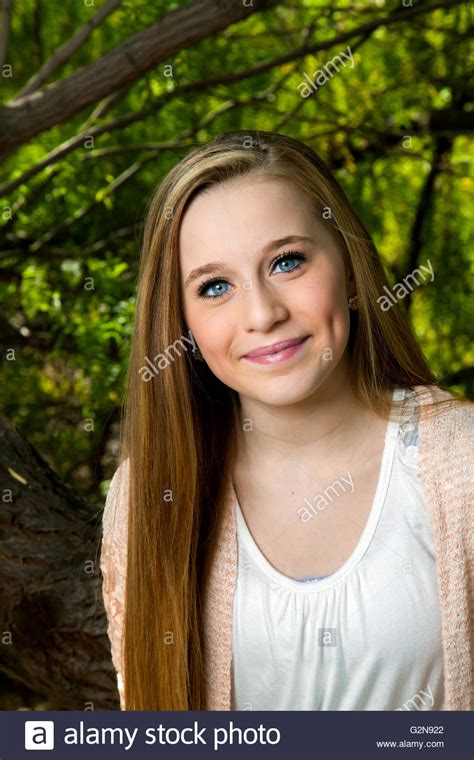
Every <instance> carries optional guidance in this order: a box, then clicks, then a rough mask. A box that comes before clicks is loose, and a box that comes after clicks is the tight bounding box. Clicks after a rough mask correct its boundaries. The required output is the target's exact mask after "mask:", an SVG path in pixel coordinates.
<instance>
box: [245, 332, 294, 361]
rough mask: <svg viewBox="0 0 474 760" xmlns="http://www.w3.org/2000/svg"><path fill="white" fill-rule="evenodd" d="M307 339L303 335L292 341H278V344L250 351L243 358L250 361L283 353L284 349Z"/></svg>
mask: <svg viewBox="0 0 474 760" xmlns="http://www.w3.org/2000/svg"><path fill="white" fill-rule="evenodd" d="M307 337H308V336H307V335H304V336H303V337H302V338H293V340H283V341H280V343H272V344H271V345H269V346H262V347H261V348H256V349H255V351H251V352H250V353H249V354H245V356H246V357H247V358H250V359H255V358H257V357H258V356H268V355H269V354H276V353H278V352H279V351H283V350H284V349H285V348H290V347H291V346H297V345H298V343H302V342H303V341H304V340H306V338H307Z"/></svg>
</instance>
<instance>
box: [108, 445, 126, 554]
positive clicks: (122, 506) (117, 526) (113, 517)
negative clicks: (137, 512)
mask: <svg viewBox="0 0 474 760" xmlns="http://www.w3.org/2000/svg"><path fill="white" fill-rule="evenodd" d="M129 484H130V460H129V459H128V458H127V459H125V460H124V461H123V462H122V463H121V464H120V465H119V467H118V468H117V470H116V471H115V473H114V475H113V477H112V480H111V481H110V485H109V489H108V491H107V496H106V499H105V506H104V511H103V515H102V527H103V535H104V536H105V537H110V536H112V535H113V536H114V537H115V539H116V540H118V541H120V539H121V537H122V540H124V533H125V531H126V521H127V515H128V490H129Z"/></svg>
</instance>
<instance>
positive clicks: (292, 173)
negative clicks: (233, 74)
mask: <svg viewBox="0 0 474 760" xmlns="http://www.w3.org/2000/svg"><path fill="white" fill-rule="evenodd" d="M426 286H428V285H426ZM388 287H389V286H388V282H387V280H386V278H385V275H384V271H383V268H382V265H381V262H380V259H379V256H378V254H377V251H376V249H375V247H374V244H373V242H372V241H371V239H370V236H369V235H368V233H367V231H366V229H365V228H364V226H363V224H362V223H361V222H360V220H359V219H358V217H357V216H356V214H355V212H354V210H353V209H352V207H351V205H350V203H349V201H348V199H347V197H346V196H345V194H344V192H343V191H342V189H341V188H340V187H339V185H338V184H337V182H336V180H335V178H334V177H333V176H332V174H331V172H330V171H329V169H328V168H327V166H326V165H325V164H324V163H323V161H322V160H321V159H320V158H319V157H318V156H317V155H316V154H315V153H314V152H313V151H312V150H310V149H309V148H308V147H306V146H305V145H303V144H302V143H300V142H298V141H296V140H294V139H291V138H289V137H285V136H283V135H280V134H275V133H267V132H247V131H239V132H234V133H229V134H224V135H222V136H219V137H218V138H216V139H215V140H213V141H212V142H211V143H210V144H208V145H206V146H204V147H202V148H199V149H197V150H195V151H194V152H192V153H191V154H190V155H189V156H187V157H186V158H185V159H184V160H182V161H181V162H180V163H179V164H178V165H177V166H176V167H175V168H174V169H173V170H172V171H171V172H170V173H169V174H168V175H167V176H166V177H165V179H164V180H163V181H162V183H161V184H160V186H159V188H158V189H157V191H156V194H155V196H154V198H153V200H152V202H151V205H150V208H149V211H148V215H147V219H146V224H145V232H144V241H143V252H142V259H141V266H140V273H139V285H138V297H137V306H136V323H135V331H134V337H133V342H132V351H131V358H130V363H129V372H128V385H127V398H126V408H125V423H124V437H123V445H122V455H121V464H120V466H119V468H118V470H117V472H116V473H115V475H114V477H113V479H112V482H111V486H110V489H109V492H108V495H107V501H106V506H105V510H104V516H103V538H102V555H101V567H102V573H103V594H104V603H105V608H106V611H107V615H108V623H109V625H108V634H109V638H110V640H111V645H112V658H113V663H114V666H115V668H116V670H117V682H118V689H119V694H120V704H121V707H122V709H127V710H221V709H224V710H229V709H234V710H248V709H251V710H404V709H426V710H429V709H432V710H447V709H451V710H459V709H461V710H469V709H472V707H473V690H472V686H473V672H472V669H473V657H472V655H473V651H474V649H473V629H472V607H473V599H472V588H473V587H474V586H473V563H472V556H473V550H472V535H473V531H472V511H471V493H470V492H469V491H468V488H467V483H468V462H469V460H468V454H469V449H470V450H472V420H473V416H474V414H473V405H472V404H469V403H468V402H465V401H463V400H462V399H457V398H456V397H455V396H454V395H453V394H452V393H449V392H447V391H446V390H445V389H441V388H440V387H439V385H437V383H436V379H435V377H434V376H433V374H432V372H431V370H430V369H429V367H428V365H427V363H426V361H425V359H424V357H423V354H422V352H421V350H420V348H419V346H418V344H417V342H416V339H415V337H414V336H413V334H412V332H411V330H410V327H409V325H408V323H407V320H406V318H405V317H404V314H403V312H402V309H401V308H400V306H399V304H398V302H397V300H396V299H395V298H394V299H387V290H388ZM387 304H389V306H387Z"/></svg>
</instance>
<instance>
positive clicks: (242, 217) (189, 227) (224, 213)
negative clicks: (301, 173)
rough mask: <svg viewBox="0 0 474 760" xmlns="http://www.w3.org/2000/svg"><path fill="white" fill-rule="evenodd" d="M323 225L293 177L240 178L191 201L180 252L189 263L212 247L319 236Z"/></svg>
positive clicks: (232, 248)
mask: <svg viewBox="0 0 474 760" xmlns="http://www.w3.org/2000/svg"><path fill="white" fill-rule="evenodd" d="M320 227H322V223H321V222H318V219H317V216H316V214H315V212H314V210H313V208H312V206H311V201H310V199H309V197H308V196H307V195H306V193H304V192H303V191H302V190H300V189H299V188H297V187H295V185H293V184H292V183H291V182H289V181H285V180H280V179H273V178H266V177H242V178H241V177H239V178H236V179H232V180H229V181H227V182H223V183H221V184H219V185H215V186H214V187H212V188H209V189H208V190H205V191H203V192H202V193H200V194H199V195H198V196H196V198H194V200H193V201H192V202H191V203H190V205H189V207H188V209H187V210H186V212H185V214H184V216H183V219H182V221H181V226H180V233H179V247H180V257H181V260H182V262H183V263H185V262H186V260H187V259H189V260H191V257H192V258H193V260H194V258H195V257H196V256H197V255H199V254H200V253H202V254H206V253H210V252H211V251H212V252H213V253H216V252H218V253H219V254H221V253H222V254H224V253H228V254H229V255H230V256H232V254H233V253H234V254H236V255H237V254H241V253H242V250H243V249H245V250H246V251H250V250H251V249H259V248H261V247H263V246H264V245H265V244H266V243H268V241H269V240H271V239H273V238H275V239H276V238H280V237H285V236H286V235H291V234H299V235H308V236H311V235H314V234H315V233H317V231H318V230H319V229H320ZM224 246H225V251H224Z"/></svg>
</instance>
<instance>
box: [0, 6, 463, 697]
mask: <svg viewBox="0 0 474 760" xmlns="http://www.w3.org/2000/svg"><path fill="white" fill-rule="evenodd" d="M472 16H473V7H472V5H471V4H470V3H468V2H463V1H462V0H459V1H457V0H445V2H442V1H440V2H435V1H434V0H431V2H424V0H417V2H411V0H404V2H401V1H400V2H399V1H398V0H395V1H392V0H376V2H373V0H371V1H370V2H369V1H367V2H365V1H364V0H360V1H357V2H344V0H337V1H334V2H330V1H329V0H294V1H292V0H290V1H289V2H285V3H282V2H277V1H276V0H269V1H267V2H265V1H264V0H263V1H262V0H239V1H236V0H194V1H193V2H191V3H184V2H182V3H178V2H169V1H168V0H159V2H157V1H153V0H152V1H150V0H147V2H141V1H140V0H128V2H120V0H110V1H109V2H102V3H101V2H99V0H81V2H78V1H77V0H62V2H58V0H52V1H51V2H45V0H3V5H2V7H1V22H2V26H1V30H0V76H1V80H0V81H1V87H2V89H1V93H2V104H1V106H0V157H1V159H2V165H1V168H0V217H1V218H0V222H1V227H0V292H1V304H2V308H1V312H0V336H1V344H2V353H1V362H2V366H1V372H2V382H1V387H0V403H1V415H2V417H3V418H4V419H3V422H2V427H1V430H0V434H1V435H0V490H2V489H3V493H4V494H5V493H7V492H11V500H10V501H8V499H7V500H5V496H4V498H3V504H2V517H1V518H0V528H1V531H2V543H1V548H0V580H1V582H2V585H3V587H4V591H3V592H2V599H1V605H0V612H1V616H2V621H3V628H2V630H3V642H2V644H3V646H2V647H1V648H0V708H1V709H18V708H21V707H22V706H28V707H35V709H41V706H43V708H44V707H45V706H47V707H48V708H51V706H57V709H99V708H101V707H102V708H104V707H105V708H110V707H111V705H114V704H116V702H115V701H114V700H115V699H116V697H115V696H114V688H115V687H114V684H113V671H112V670H111V667H110V664H109V665H106V663H107V659H108V656H109V655H108V651H107V640H106V637H105V635H104V616H103V610H102V607H101V602H100V595H98V593H97V588H98V584H99V582H100V579H99V576H98V567H97V540H98V531H99V530H100V514H101V508H102V505H103V500H104V496H105V493H106V491H107V487H108V484H109V482H110V478H111V476H112V474H113V472H114V469H115V464H116V456H117V452H118V432H119V419H120V409H121V403H122V399H123V392H124V379H125V372H126V364H127V357H128V352H129V346H130V336H131V328H132V321H133V315H134V307H135V287H136V278H137V270H138V262H139V253H140V244H141V235H142V228H143V219H144V215H145V211H146V207H147V204H148V202H149V200H150V198H151V196H152V194H153V192H154V189H155V188H156V185H157V184H158V183H159V182H160V179H161V178H162V177H163V176H164V175H165V174H166V173H167V172H168V171H169V169H170V168H171V167H172V166H173V165H174V164H175V163H177V162H178V161H179V160H180V159H181V158H182V157H184V156H185V155H186V154H187V153H188V152H189V151H190V150H191V149H192V148H194V147H195V146H197V145H200V144H202V143H205V142H207V141H209V140H210V139H212V137H213V136H214V135H216V134H217V133H219V132H223V131H228V130H233V129H262V130H274V131H279V132H283V133H285V134H287V135H291V136H293V137H296V138H299V139H301V140H303V141H304V142H306V143H307V144H308V145H310V146H311V147H312V148H314V149H315V150H316V151H317V152H318V153H319V154H320V155H321V156H322V157H323V159H324V160H325V161H326V162H327V163H328V164H329V166H330V167H331V168H332V170H333V171H334V173H335V176H336V177H337V179H338V181H339V182H340V184H341V185H342V187H343V188H344V190H345V192H346V193H347V195H348V196H349V198H350V199H351V201H352V203H353V205H354V207H355V208H356V210H357V212H358V213H359V215H360V216H361V218H362V220H363V222H364V223H365V225H366V227H367V228H368V230H369V232H370V233H371V234H372V236H373V238H374V240H375V243H376V245H377V247H378V250H379V252H380V254H381V257H382V259H383V263H384V266H385V268H386V271H387V275H388V277H389V280H390V282H391V283H392V284H394V283H396V282H398V281H401V280H402V279H403V277H404V276H406V275H407V274H408V273H410V272H413V270H414V269H416V268H417V267H418V266H420V265H421V264H423V265H425V266H428V264H427V262H428V261H429V262H431V266H432V268H433V271H434V280H433V282H430V281H429V280H428V281H427V282H426V283H424V284H421V285H420V287H418V288H416V289H414V290H413V293H412V294H410V296H407V297H406V298H404V299H403V300H402V301H400V303H401V305H402V308H404V309H406V311H407V313H408V315H409V318H410V321H411V323H412V325H413V327H414V330H415V333H416V335H417V336H418V338H419V340H420V342H421V345H422V348H423V351H424V353H425V355H426V357H427V359H428V361H429V363H430V365H431V367H432V368H433V370H434V372H435V373H436V375H437V377H438V379H439V380H440V381H441V382H442V383H444V384H445V385H447V386H448V387H452V388H453V389H457V390H460V391H462V392H463V393H464V394H465V395H467V396H469V397H471V398H474V350H473V341H472V337H473V325H474V307H473V303H474V301H473V298H472V282H473V279H472V235H473V229H474V207H473V203H472V201H473V189H474V176H473V164H472V161H473V151H472V139H471V134H472V131H473V127H474V105H473V101H472V93H473V81H472V80H473V78H474V77H473V74H472V72H473V71H474V66H473V65H472V64H473V63H474V53H473V47H472V37H473V32H472V28H473V26H472V20H473V19H472ZM348 50H350V54H351V55H352V56H353V61H354V65H353V66H351V64H350V62H348V61H347V59H346V58H344V57H341V53H342V52H344V53H345V55H346V56H347V55H348ZM336 56H338V57H339V58H336ZM331 61H332V62H333V63H332V64H330V63H329V62H331ZM325 65H326V66H327V68H326V69H324V71H326V74H327V72H328V71H330V75H329V76H326V80H327V81H323V80H324V77H322V78H320V79H319V82H320V83H319V84H317V85H314V86H313V88H311V87H310V80H312V81H313V82H315V76H313V73H314V72H316V71H317V70H323V67H324V66H325ZM305 75H306V76H305ZM303 83H306V85H307V87H306V88H304V87H303V86H302V85H303ZM298 85H300V86H299V87H298ZM470 243H471V245H470ZM45 526H47V528H48V529H47V531H46V527H45ZM42 531H43V532H42ZM40 533H41V535H40ZM54 536H62V537H63V538H64V536H66V538H67V540H63V541H62V543H61V542H59V543H58V542H57V541H56V542H55V540H53V538H52V537H54ZM71 536H76V538H75V539H74V540H72V542H71V538H70V537H71ZM91 537H92V539H93V540H94V542H95V543H94V552H92V553H91V549H90V546H91V544H92V543H93V541H92V540H91ZM43 546H46V547H48V549H47V551H46V550H45V551H44V552H43V553H42V549H40V548H39V547H43ZM88 561H90V562H92V563H93V564H92V566H91V570H90V572H89V574H88V572H87V571H86V570H85V569H84V568H85V564H86V563H87V562H88ZM53 566H54V571H53V570H52V569H51V568H52V567H53ZM68 567H69V568H75V575H73V577H72V578H71V572H72V570H69V571H68V572H65V568H68ZM68 573H69V574H68ZM78 573H80V576H79V575H78ZM40 578H41V584H40V583H39V579H40ZM7 588H8V591H6V589H7ZM91 595H92V596H91ZM69 599H70V600H71V603H69V601H68V600H69ZM92 599H93V601H94V604H93V605H92V606H93V608H94V612H93V613H90V614H89V612H86V611H87V610H89V605H90V604H92V602H91V600H92ZM98 600H99V601H98ZM32 601H33V602H34V605H32ZM78 609H79V610H80V611H81V612H78ZM33 632H34V636H33ZM6 634H7V635H6ZM8 634H10V635H11V636H10V638H11V641H10V642H8V638H9V637H8ZM71 637H72V638H71ZM71 646H73V647H74V648H75V649H74V651H76V652H77V653H79V654H80V656H79V655H78V657H77V658H76V659H77V662H75V663H69V664H68V669H67V672H65V671H64V658H65V657H67V655H66V653H67V652H70V651H71ZM45 651H47V652H48V657H47V658H46V659H45V656H44V653H45ZM35 653H36V654H35ZM38 653H42V655H41V657H40V656H39V655H38ZM92 672H93V673H94V675H93V677H92V676H91V673H92ZM89 702H90V703H91V704H92V707H87V706H84V705H87V704H89Z"/></svg>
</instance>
